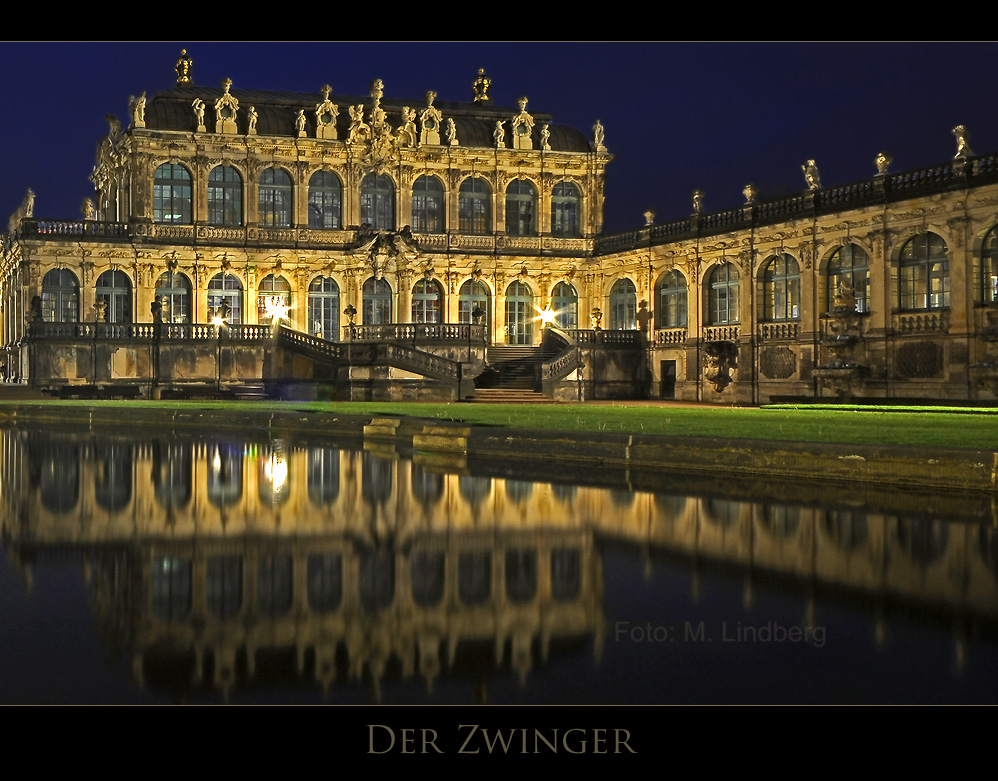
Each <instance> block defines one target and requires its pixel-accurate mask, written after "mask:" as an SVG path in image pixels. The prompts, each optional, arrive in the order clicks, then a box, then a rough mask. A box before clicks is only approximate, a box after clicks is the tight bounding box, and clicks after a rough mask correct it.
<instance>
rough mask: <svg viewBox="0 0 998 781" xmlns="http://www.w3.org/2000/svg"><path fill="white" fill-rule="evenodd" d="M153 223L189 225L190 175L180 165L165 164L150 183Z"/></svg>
mask: <svg viewBox="0 0 998 781" xmlns="http://www.w3.org/2000/svg"><path fill="white" fill-rule="evenodd" d="M152 215H153V216H152V218H153V222H164V223H171V222H172V223H179V224H181V225H190V224H191V174H190V172H189V171H188V170H187V169H186V168H184V167H183V166H182V165H179V164H177V163H165V164H164V165H161V166H160V167H159V168H157V169H156V173H155V174H153V183H152Z"/></svg>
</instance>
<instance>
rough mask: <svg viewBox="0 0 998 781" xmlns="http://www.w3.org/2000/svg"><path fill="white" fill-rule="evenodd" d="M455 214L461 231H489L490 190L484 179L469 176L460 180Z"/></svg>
mask: <svg viewBox="0 0 998 781" xmlns="http://www.w3.org/2000/svg"><path fill="white" fill-rule="evenodd" d="M457 216H458V221H459V226H460V231H461V233H471V234H483V233H490V232H491V230H492V190H491V189H489V185H488V184H487V183H486V181H485V180H484V179H479V178H477V177H471V178H468V179H465V180H464V181H463V182H461V189H460V190H459V191H458V196H457Z"/></svg>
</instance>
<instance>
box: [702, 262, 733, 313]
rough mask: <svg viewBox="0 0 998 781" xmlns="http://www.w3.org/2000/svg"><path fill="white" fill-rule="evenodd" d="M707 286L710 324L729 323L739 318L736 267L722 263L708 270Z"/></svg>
mask: <svg viewBox="0 0 998 781" xmlns="http://www.w3.org/2000/svg"><path fill="white" fill-rule="evenodd" d="M709 280H710V281H709V283H708V288H707V316H708V318H709V322H710V325H729V324H731V323H737V322H739V321H740V319H741V315H740V314H739V313H738V298H739V296H738V293H739V285H738V269H737V268H735V266H734V264H732V263H722V264H721V265H719V266H715V267H714V270H713V271H711V272H710V277H709Z"/></svg>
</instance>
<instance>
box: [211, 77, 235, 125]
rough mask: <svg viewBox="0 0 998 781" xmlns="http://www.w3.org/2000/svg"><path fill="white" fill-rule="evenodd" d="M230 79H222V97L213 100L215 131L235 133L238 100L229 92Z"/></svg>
mask: <svg viewBox="0 0 998 781" xmlns="http://www.w3.org/2000/svg"><path fill="white" fill-rule="evenodd" d="M231 86H232V79H223V80H222V89H223V90H224V92H223V93H222V97H220V98H219V99H218V100H216V101H215V132H216V133H236V132H237V130H236V116H237V113H238V111H239V101H238V100H236V99H235V98H234V97H232V95H230V94H229V88H230V87H231Z"/></svg>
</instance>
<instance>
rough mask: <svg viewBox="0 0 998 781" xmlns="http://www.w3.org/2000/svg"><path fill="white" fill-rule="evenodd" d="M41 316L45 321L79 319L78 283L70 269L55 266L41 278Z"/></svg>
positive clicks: (68, 321) (55, 321) (71, 321)
mask: <svg viewBox="0 0 998 781" xmlns="http://www.w3.org/2000/svg"><path fill="white" fill-rule="evenodd" d="M42 318H43V319H44V320H45V322H47V323H75V322H77V321H78V320H79V319H80V285H79V283H78V282H77V281H76V275H75V274H74V273H73V272H72V271H69V270H68V269H64V268H55V269H52V270H51V271H50V272H48V273H47V274H46V275H45V276H44V277H43V278H42Z"/></svg>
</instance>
